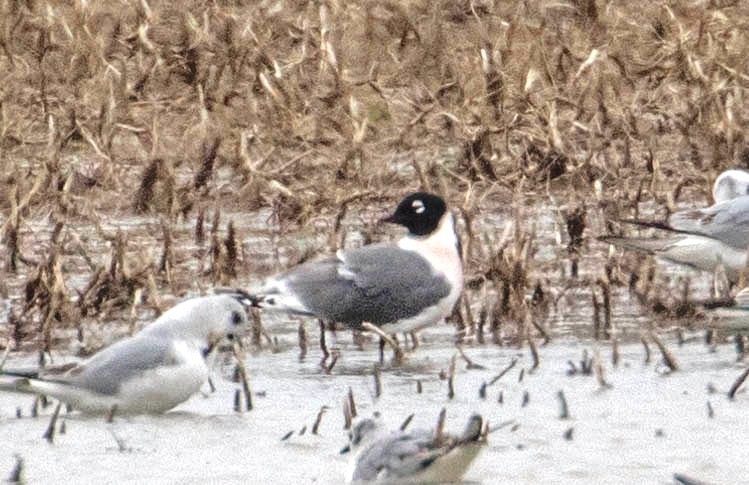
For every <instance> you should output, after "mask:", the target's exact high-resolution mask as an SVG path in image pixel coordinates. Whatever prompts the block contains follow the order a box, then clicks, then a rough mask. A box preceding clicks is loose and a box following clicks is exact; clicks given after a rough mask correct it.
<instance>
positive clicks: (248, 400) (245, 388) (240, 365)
mask: <svg viewBox="0 0 749 485" xmlns="http://www.w3.org/2000/svg"><path fill="white" fill-rule="evenodd" d="M231 349H232V353H233V354H234V359H235V360H236V361H237V369H239V380H240V382H241V383H242V392H243V393H244V399H245V405H246V409H247V411H252V392H251V391H250V382H249V380H248V378H247V368H246V367H245V366H244V358H243V355H242V352H241V349H240V348H239V344H237V343H236V342H235V343H234V345H232V347H231Z"/></svg>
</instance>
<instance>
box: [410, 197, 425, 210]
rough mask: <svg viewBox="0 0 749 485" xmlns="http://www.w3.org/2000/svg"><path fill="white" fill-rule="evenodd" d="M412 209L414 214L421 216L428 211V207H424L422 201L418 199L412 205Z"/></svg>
mask: <svg viewBox="0 0 749 485" xmlns="http://www.w3.org/2000/svg"><path fill="white" fill-rule="evenodd" d="M411 207H413V209H414V212H416V213H417V214H421V213H423V212H424V211H425V210H426V207H424V202H422V201H420V200H419V199H416V200H415V201H413V202H412V203H411Z"/></svg>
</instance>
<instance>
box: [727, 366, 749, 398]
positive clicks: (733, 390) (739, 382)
mask: <svg viewBox="0 0 749 485" xmlns="http://www.w3.org/2000/svg"><path fill="white" fill-rule="evenodd" d="M747 376H749V367H747V368H746V370H744V372H742V373H741V375H740V376H739V377H738V379H736V380H735V381H734V383H733V385H732V386H731V389H730V390H729V391H728V398H729V399H733V398H734V396H736V393H737V392H738V390H739V388H740V387H741V385H742V384H743V383H744V381H745V380H746V378H747Z"/></svg>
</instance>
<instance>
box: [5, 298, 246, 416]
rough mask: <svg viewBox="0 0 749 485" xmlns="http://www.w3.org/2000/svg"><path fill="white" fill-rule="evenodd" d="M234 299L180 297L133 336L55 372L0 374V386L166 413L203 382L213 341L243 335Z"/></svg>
mask: <svg viewBox="0 0 749 485" xmlns="http://www.w3.org/2000/svg"><path fill="white" fill-rule="evenodd" d="M238 298H239V297H235V296H233V295H230V294H223V295H212V296H204V297H198V298H191V299H188V300H185V301H183V302H181V303H179V304H177V305H176V306H174V307H172V308H171V309H169V310H168V311H166V312H165V313H163V314H162V315H161V316H160V317H159V318H158V319H157V320H156V321H154V322H153V323H151V324H150V325H148V326H146V327H145V328H144V329H143V330H141V331H140V332H139V333H137V334H136V335H134V336H132V337H129V338H126V339H123V340H120V341H118V342H116V343H114V344H112V345H110V346H109V347H106V348H104V349H103V350H101V351H99V352H97V353H96V354H94V355H93V356H91V357H90V358H89V359H87V360H86V361H84V362H81V363H80V364H75V365H74V366H73V367H70V366H65V368H64V369H62V372H61V373H57V374H55V373H54V371H53V370H47V369H42V370H38V371H32V372H12V371H2V372H0V390H7V391H15V392H22V393H31V394H43V395H46V396H49V397H53V398H55V399H58V400H60V401H62V402H64V403H66V404H68V405H70V406H71V407H73V408H74V409H77V410H80V411H82V412H85V413H89V414H101V413H107V412H111V411H112V410H113V409H116V411H117V412H118V413H124V414H144V413H150V414H158V413H163V412H166V411H168V410H169V409H172V408H173V407H175V406H177V405H178V404H180V403H182V402H184V401H186V400H187V399H188V398H190V396H192V395H193V394H195V393H197V392H198V391H199V390H200V388H201V386H202V385H203V384H204V383H205V382H206V381H207V379H208V375H209V369H208V366H207V364H206V358H207V357H208V356H209V355H210V354H211V353H212V351H213V349H214V348H215V346H216V345H217V344H218V343H219V342H220V341H221V340H223V339H224V338H227V339H234V338H239V337H241V336H242V335H244V333H245V330H246V326H247V314H246V312H245V310H244V307H243V306H242V304H241V303H240V302H239V300H238Z"/></svg>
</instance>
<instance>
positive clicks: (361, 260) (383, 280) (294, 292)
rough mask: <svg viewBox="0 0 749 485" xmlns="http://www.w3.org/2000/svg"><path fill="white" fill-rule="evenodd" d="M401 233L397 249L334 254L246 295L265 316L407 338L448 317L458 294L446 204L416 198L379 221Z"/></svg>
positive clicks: (459, 277) (459, 278) (457, 264)
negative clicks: (369, 328)
mask: <svg viewBox="0 0 749 485" xmlns="http://www.w3.org/2000/svg"><path fill="white" fill-rule="evenodd" d="M383 221H385V222H390V223H394V224H399V225H402V226H405V227H406V228H407V229H408V234H407V235H406V236H405V237H403V238H402V239H400V240H399V241H398V242H397V243H394V244H393V243H390V244H372V245H367V246H363V247H360V248H355V249H347V250H340V251H338V252H337V253H336V255H335V256H333V257H328V258H324V259H321V260H317V261H311V262H307V263H304V264H301V265H299V266H296V267H294V268H291V269H289V270H288V271H286V272H284V273H281V274H279V275H276V276H273V277H271V278H270V279H268V280H267V281H266V282H265V283H264V284H263V285H262V286H261V287H260V288H258V289H257V290H255V291H250V292H248V293H247V295H248V299H249V300H250V301H251V302H252V304H253V305H254V306H257V307H260V308H262V309H264V310H267V311H279V312H286V313H291V314H297V315H308V316H315V317H318V318H322V319H325V320H330V321H334V322H338V323H342V324H345V325H347V326H348V327H350V328H354V329H358V328H361V325H362V323H364V322H368V323H371V324H373V325H376V326H377V327H379V328H380V329H381V330H382V331H383V332H385V333H390V334H392V333H397V332H408V331H412V330H417V329H419V328H422V327H425V326H427V325H431V324H433V323H435V322H438V321H440V320H442V319H443V318H445V317H446V316H448V315H449V314H450V312H451V311H452V309H453V306H454V305H455V302H456V300H457V299H458V296H459V295H460V292H461V290H462V288H463V268H462V263H461V259H460V251H459V243H458V237H457V234H456V232H455V225H454V221H453V216H452V214H451V213H450V212H449V211H448V209H447V205H446V204H445V201H444V200H443V199H442V198H441V197H439V196H437V195H433V194H429V193H424V192H419V193H414V194H411V195H409V196H408V197H406V198H405V199H403V201H401V203H400V204H399V205H398V207H397V209H396V210H395V212H394V213H393V214H392V215H391V216H389V217H386V218H384V219H383Z"/></svg>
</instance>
